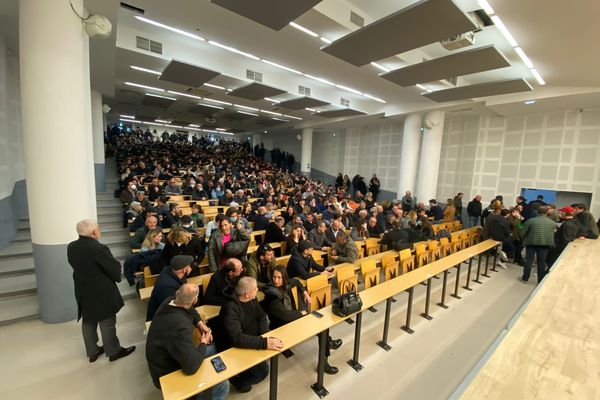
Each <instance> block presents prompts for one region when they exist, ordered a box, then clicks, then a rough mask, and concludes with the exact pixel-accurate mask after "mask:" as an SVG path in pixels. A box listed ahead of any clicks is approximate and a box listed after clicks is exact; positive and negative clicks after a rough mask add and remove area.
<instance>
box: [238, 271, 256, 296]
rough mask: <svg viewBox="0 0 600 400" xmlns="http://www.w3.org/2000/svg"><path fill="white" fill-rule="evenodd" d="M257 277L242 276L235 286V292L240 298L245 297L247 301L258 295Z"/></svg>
mask: <svg viewBox="0 0 600 400" xmlns="http://www.w3.org/2000/svg"><path fill="white" fill-rule="evenodd" d="M255 289H257V286H256V279H254V278H252V277H250V276H244V277H243V278H240V280H239V281H238V283H237V285H236V286H235V294H237V295H238V296H239V297H240V299H242V298H243V299H245V300H246V301H249V300H252V299H253V298H254V297H256V290H255Z"/></svg>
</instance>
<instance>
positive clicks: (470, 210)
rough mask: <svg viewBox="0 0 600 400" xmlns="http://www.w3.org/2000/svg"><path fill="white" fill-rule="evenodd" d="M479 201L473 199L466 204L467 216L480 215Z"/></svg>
mask: <svg viewBox="0 0 600 400" xmlns="http://www.w3.org/2000/svg"><path fill="white" fill-rule="evenodd" d="M481 207H482V206H481V202H480V201H477V200H475V199H473V200H471V201H470V202H469V204H467V214H468V215H469V217H481Z"/></svg>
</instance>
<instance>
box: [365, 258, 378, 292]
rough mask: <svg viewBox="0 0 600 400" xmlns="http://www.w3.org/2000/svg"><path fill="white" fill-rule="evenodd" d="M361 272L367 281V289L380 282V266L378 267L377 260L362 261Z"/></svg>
mask: <svg viewBox="0 0 600 400" xmlns="http://www.w3.org/2000/svg"><path fill="white" fill-rule="evenodd" d="M360 273H361V275H362V277H363V282H364V283H365V289H368V288H370V287H373V286H375V285H378V284H379V268H377V264H376V263H375V260H368V261H364V262H362V263H360Z"/></svg>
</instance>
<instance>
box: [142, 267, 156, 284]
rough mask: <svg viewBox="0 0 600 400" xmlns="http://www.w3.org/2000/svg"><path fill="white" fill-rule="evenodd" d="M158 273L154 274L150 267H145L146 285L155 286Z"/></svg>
mask: <svg viewBox="0 0 600 400" xmlns="http://www.w3.org/2000/svg"><path fill="white" fill-rule="evenodd" d="M156 278H158V275H152V271H151V270H150V267H144V287H151V286H154V284H155V283H156Z"/></svg>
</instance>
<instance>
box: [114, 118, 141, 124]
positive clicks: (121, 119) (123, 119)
mask: <svg viewBox="0 0 600 400" xmlns="http://www.w3.org/2000/svg"><path fill="white" fill-rule="evenodd" d="M119 120H120V121H123V122H137V123H138V124H141V123H142V121H138V120H137V119H128V118H120V119H119Z"/></svg>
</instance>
